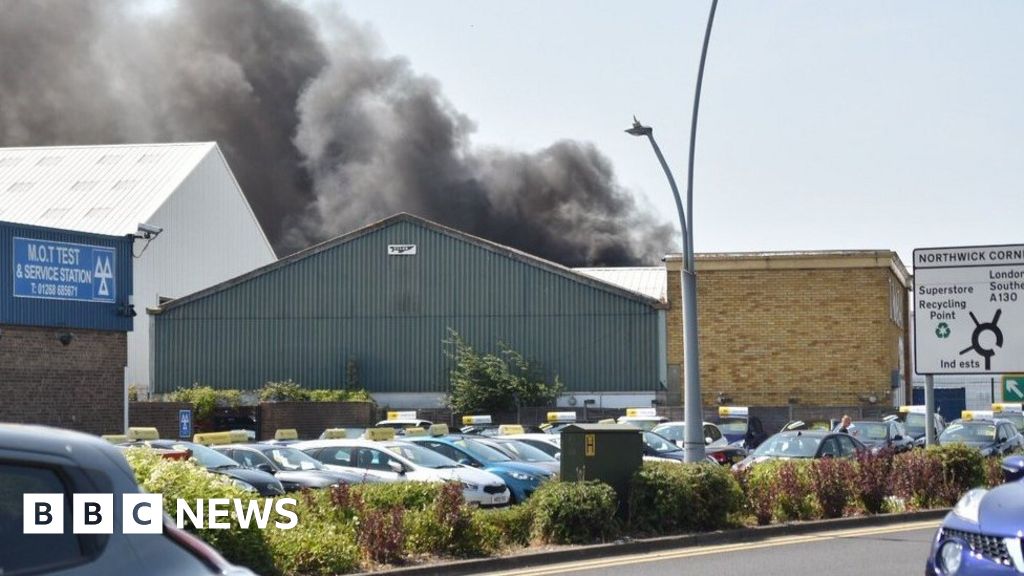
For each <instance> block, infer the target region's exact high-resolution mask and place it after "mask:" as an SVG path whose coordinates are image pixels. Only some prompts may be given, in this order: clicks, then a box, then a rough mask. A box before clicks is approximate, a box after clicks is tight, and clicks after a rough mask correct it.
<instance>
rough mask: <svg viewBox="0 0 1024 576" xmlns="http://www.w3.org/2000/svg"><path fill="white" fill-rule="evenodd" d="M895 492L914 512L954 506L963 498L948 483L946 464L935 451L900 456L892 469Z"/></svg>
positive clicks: (908, 453)
mask: <svg viewBox="0 0 1024 576" xmlns="http://www.w3.org/2000/svg"><path fill="white" fill-rule="evenodd" d="M892 491H893V495H894V496H898V497H900V498H903V499H904V501H905V502H906V505H907V507H908V508H910V509H914V508H932V507H935V506H947V505H952V504H953V503H954V502H956V499H957V498H959V495H960V493H959V492H955V491H954V490H952V489H950V487H949V484H947V483H946V481H945V477H944V474H943V470H942V460H941V459H940V457H939V456H938V454H937V453H936V452H935V451H934V450H911V451H910V452H904V453H903V454H897V455H896V456H895V458H893V465H892Z"/></svg>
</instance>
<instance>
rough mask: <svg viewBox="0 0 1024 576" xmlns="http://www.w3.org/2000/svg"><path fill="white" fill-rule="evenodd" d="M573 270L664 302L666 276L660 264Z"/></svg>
mask: <svg viewBox="0 0 1024 576" xmlns="http://www.w3.org/2000/svg"><path fill="white" fill-rule="evenodd" d="M573 271H574V272H579V273H580V274H585V275H587V276H590V277H591V278H594V279H596V280H600V281H602V282H607V283H609V284H614V285H616V286H618V287H620V288H625V289H626V290H629V291H630V292H636V293H638V294H643V295H644V296H647V297H648V298H654V299H656V300H660V301H662V302H666V301H667V300H666V298H665V293H666V284H667V283H668V277H667V276H666V274H665V268H664V267H661V266H641V267H633V268H630V267H622V268H573Z"/></svg>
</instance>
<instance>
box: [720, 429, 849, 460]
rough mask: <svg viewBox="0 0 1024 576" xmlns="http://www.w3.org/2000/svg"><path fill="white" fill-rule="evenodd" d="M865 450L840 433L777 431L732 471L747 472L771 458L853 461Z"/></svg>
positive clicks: (825, 431)
mask: <svg viewBox="0 0 1024 576" xmlns="http://www.w3.org/2000/svg"><path fill="white" fill-rule="evenodd" d="M866 450H868V447H867V446H865V445H864V443H862V442H861V441H860V440H857V439H856V438H854V437H853V436H850V435H849V434H845V433H843V432H831V431H828V430H794V431H789V432H779V433H778V434H775V435H774V436H772V437H770V438H768V439H767V440H765V441H764V442H762V443H761V445H760V446H758V447H757V449H756V450H754V451H753V452H751V453H750V455H749V456H747V457H746V458H744V459H743V460H741V461H740V462H738V463H736V464H734V465H733V467H732V468H733V470H746V469H747V468H750V467H751V466H753V465H754V464H757V463H759V462H764V461H765V460H772V459H785V460H788V459H793V458H853V457H855V456H856V455H857V453H858V452H860V451H866Z"/></svg>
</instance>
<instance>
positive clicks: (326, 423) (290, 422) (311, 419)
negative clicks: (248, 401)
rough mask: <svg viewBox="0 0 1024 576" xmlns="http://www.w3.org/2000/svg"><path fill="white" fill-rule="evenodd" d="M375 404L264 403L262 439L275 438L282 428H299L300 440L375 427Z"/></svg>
mask: <svg viewBox="0 0 1024 576" xmlns="http://www.w3.org/2000/svg"><path fill="white" fill-rule="evenodd" d="M376 416H377V407H376V405H375V404H373V403H371V402H264V403H262V404H260V410H259V429H260V430H259V438H260V439H261V440H267V439H271V438H273V437H274V432H275V431H276V430H277V429H279V428H295V429H296V430H298V432H299V438H317V437H319V436H320V433H321V432H323V431H324V430H325V429H327V428H345V427H348V426H352V427H360V428H362V427H368V426H372V425H373V424H375V423H376V422H377V421H376Z"/></svg>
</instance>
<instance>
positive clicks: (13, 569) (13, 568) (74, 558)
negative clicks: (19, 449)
mask: <svg viewBox="0 0 1024 576" xmlns="http://www.w3.org/2000/svg"><path fill="white" fill-rule="evenodd" d="M38 493H43V494H58V493H63V494H64V495H65V503H64V533H63V534H23V528H24V523H23V516H22V506H23V502H22V499H23V496H24V495H25V494H38ZM70 511H71V493H70V490H68V489H67V488H66V487H65V486H64V483H63V482H62V481H61V479H60V476H58V475H57V473H56V472H55V471H53V470H50V469H47V468H36V467H31V466H18V465H12V464H0V574H4V575H11V576H13V575H15V574H20V573H22V572H33V573H35V572H36V571H44V570H45V571H48V570H47V569H53V568H57V567H60V566H67V565H69V564H74V563H78V562H81V561H83V560H84V559H85V554H84V553H83V551H82V547H81V543H80V542H79V539H78V537H77V536H76V535H74V534H72V532H71V513H70Z"/></svg>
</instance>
